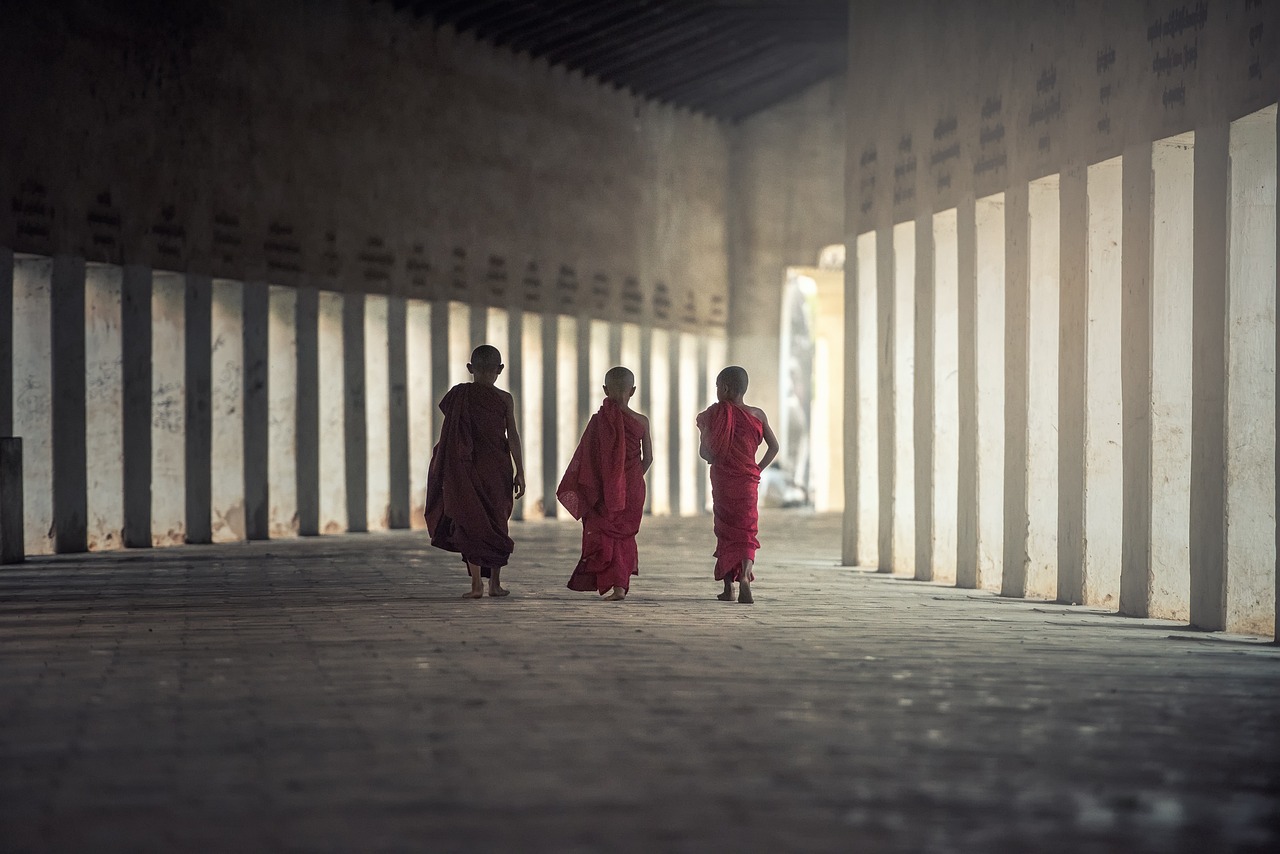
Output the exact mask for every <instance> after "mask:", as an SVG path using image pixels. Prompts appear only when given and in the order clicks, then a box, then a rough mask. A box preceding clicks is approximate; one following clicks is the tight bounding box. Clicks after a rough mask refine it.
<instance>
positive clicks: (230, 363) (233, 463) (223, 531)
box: [210, 279, 245, 543]
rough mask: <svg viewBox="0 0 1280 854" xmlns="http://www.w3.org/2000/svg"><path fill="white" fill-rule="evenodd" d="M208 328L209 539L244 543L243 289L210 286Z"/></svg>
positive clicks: (226, 284)
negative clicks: (210, 352)
mask: <svg viewBox="0 0 1280 854" xmlns="http://www.w3.org/2000/svg"><path fill="white" fill-rule="evenodd" d="M211 303H212V304H211V321H212V324H211V328H212V337H213V342H214V347H213V360H212V364H211V366H210V367H211V369H212V375H213V392H212V403H211V406H212V412H213V419H212V423H213V433H212V436H213V441H212V449H213V460H214V464H213V472H212V475H213V476H212V479H211V481H210V487H211V495H210V502H211V505H212V509H213V514H212V515H213V522H212V530H211V534H212V539H213V541H214V542H215V543H228V542H236V541H239V540H243V539H244V538H245V521H244V519H245V517H244V286H243V285H242V284H241V283H240V282H234V281H228V280H226V279H215V280H214V281H213V295H212V300H211Z"/></svg>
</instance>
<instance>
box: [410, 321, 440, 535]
mask: <svg viewBox="0 0 1280 854" xmlns="http://www.w3.org/2000/svg"><path fill="white" fill-rule="evenodd" d="M405 342H406V343H405V350H406V353H407V354H408V365H407V366H406V367H407V376H408V383H409V389H408V394H409V526H410V527H412V528H417V529H422V528H425V527H426V526H427V522H426V519H425V518H424V517H423V513H425V512H426V500H427V467H428V466H429V465H430V464H431V446H432V436H433V435H434V434H433V433H432V418H433V417H434V415H435V401H434V400H433V399H432V395H431V304H430V303H428V302H425V301H424V300H416V299H415V300H409V301H408V303H407V305H406V307H405Z"/></svg>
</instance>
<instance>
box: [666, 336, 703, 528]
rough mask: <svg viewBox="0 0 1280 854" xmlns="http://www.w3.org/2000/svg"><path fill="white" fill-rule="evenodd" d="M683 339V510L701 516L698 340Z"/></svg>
mask: <svg viewBox="0 0 1280 854" xmlns="http://www.w3.org/2000/svg"><path fill="white" fill-rule="evenodd" d="M676 334H678V335H679V336H680V349H679V353H680V374H679V376H680V386H679V388H678V389H677V390H676V399H677V403H678V405H679V407H680V410H679V412H680V435H679V436H677V437H673V438H675V439H676V440H677V441H678V442H679V443H680V445H679V449H678V453H679V455H680V507H679V513H680V515H682V516H691V515H693V514H694V513H697V512H698V490H697V489H696V488H695V487H694V484H696V483H697V482H698V479H699V478H701V477H702V475H703V472H702V471H701V466H702V465H703V463H702V460H701V459H700V458H699V457H698V425H697V424H696V423H695V419H696V418H697V416H698V413H699V412H700V411H701V410H700V409H698V339H697V337H696V336H694V335H692V334H690V333H688V332H680V333H676Z"/></svg>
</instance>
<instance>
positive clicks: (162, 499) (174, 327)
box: [149, 273, 187, 546]
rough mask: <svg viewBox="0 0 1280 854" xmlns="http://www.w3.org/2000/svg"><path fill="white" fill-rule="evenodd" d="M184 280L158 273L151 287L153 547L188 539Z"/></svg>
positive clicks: (168, 274) (170, 274) (181, 542)
mask: <svg viewBox="0 0 1280 854" xmlns="http://www.w3.org/2000/svg"><path fill="white" fill-rule="evenodd" d="M185 342H186V280H185V279H184V277H183V276H181V275H179V274H177V273H156V274H155V275H154V276H153V279H152V283H151V353H150V354H149V358H150V359H151V544H152V545H154V546H177V545H182V544H183V543H184V542H186V535H187V519H186V515H187V513H186V507H187V487H186V481H187V477H186V475H187V451H186V439H185V430H186V412H187V405H186V380H187V371H186V343H185Z"/></svg>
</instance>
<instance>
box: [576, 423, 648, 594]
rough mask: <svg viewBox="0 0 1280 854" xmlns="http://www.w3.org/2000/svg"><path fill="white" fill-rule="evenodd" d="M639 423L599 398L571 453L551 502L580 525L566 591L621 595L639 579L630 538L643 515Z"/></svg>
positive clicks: (636, 555)
mask: <svg viewBox="0 0 1280 854" xmlns="http://www.w3.org/2000/svg"><path fill="white" fill-rule="evenodd" d="M643 437H644V423H643V422H642V421H640V420H639V419H638V418H635V417H634V416H631V415H628V414H627V413H626V411H625V410H623V408H622V407H621V406H619V405H618V404H617V403H615V402H614V401H613V400H610V399H609V398H607V397H606V398H605V400H604V403H603V404H602V405H601V406H600V409H599V411H598V412H596V414H595V415H593V416H591V421H589V422H588V423H587V429H586V430H585V431H583V434H582V439H581V441H579V442H578V448H577V450H575V451H574V452H573V458H572V459H571V460H570V461H569V468H567V469H566V470H565V473H564V477H563V478H561V480H560V486H559V487H558V488H557V489H556V497H557V498H559V499H560V503H561V504H563V505H564V507H565V509H566V510H568V511H569V515H571V516H573V518H575V519H580V520H582V558H581V559H580V560H579V561H578V565H577V567H576V568H575V569H574V570H573V575H572V576H571V577H570V578H569V585H568V586H569V589H570V590H595V591H596V592H598V593H601V594H603V593H608V592H609V591H610V590H611V589H613V588H614V587H621V588H622V589H623V590H627V589H628V588H629V587H630V585H631V576H633V575H639V574H640V564H639V556H638V554H637V552H636V534H638V533H639V532H640V520H641V519H642V518H643V516H644V495H645V486H644V472H643V471H642V470H641V467H640V440H641V439H642V438H643Z"/></svg>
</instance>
